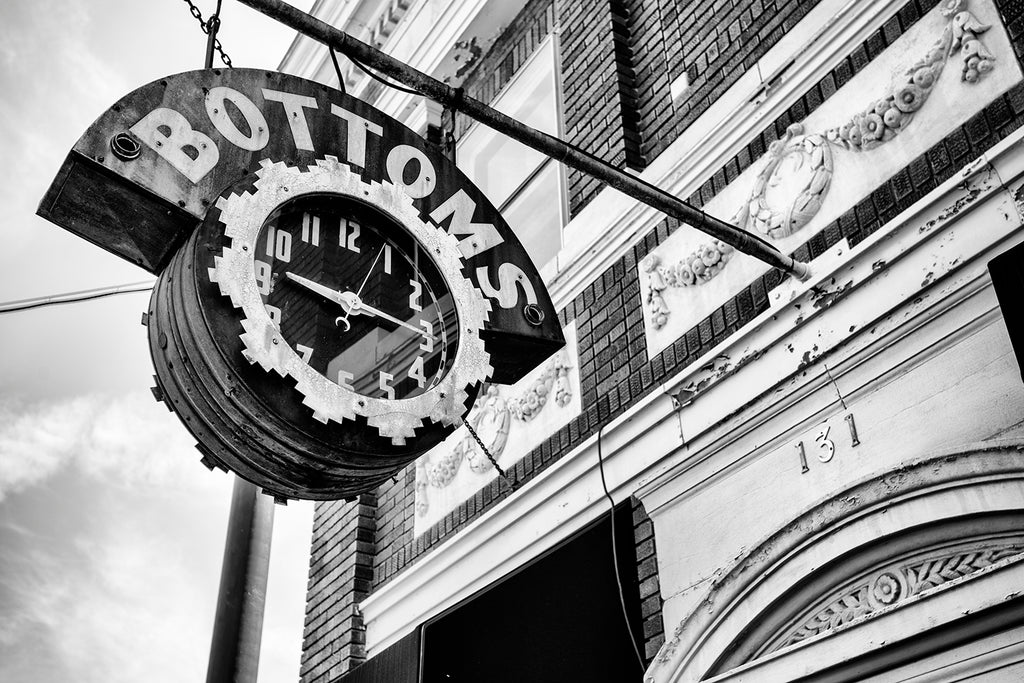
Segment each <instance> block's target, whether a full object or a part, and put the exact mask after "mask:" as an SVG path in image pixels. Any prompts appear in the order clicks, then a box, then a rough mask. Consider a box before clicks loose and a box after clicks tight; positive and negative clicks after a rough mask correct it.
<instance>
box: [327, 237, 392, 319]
mask: <svg viewBox="0 0 1024 683" xmlns="http://www.w3.org/2000/svg"><path fill="white" fill-rule="evenodd" d="M387 246H388V245H387V244H383V245H381V248H380V251H378V252H377V255H376V256H374V257H373V263H371V264H370V269H369V270H368V271H366V277H364V278H363V281H362V283H361V284H360V285H359V289H357V290H356V299H357V300H358V299H359V297H361V296H362V294H363V288H364V287H366V283H367V282H369V281H370V275H372V274H373V269H374V268H376V267H377V261H378V260H380V255H381V254H383V253H384V249H385V248H386V247H387ZM351 314H352V307H351V306H349V307H348V309H346V311H345V315H344V316H342V317H341V318H338V320H340V321H341V324H342V325H344V326H345V331H346V332H347V331H348V330H349V328H350V327H351V325H350V324H349V322H348V317H349V316H350V315H351Z"/></svg>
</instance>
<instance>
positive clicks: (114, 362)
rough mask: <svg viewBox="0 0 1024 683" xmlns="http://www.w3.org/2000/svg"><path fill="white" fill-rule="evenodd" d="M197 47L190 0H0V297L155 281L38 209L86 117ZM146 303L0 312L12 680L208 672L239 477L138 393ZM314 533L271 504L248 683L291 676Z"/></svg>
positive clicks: (264, 55)
mask: <svg viewBox="0 0 1024 683" xmlns="http://www.w3.org/2000/svg"><path fill="white" fill-rule="evenodd" d="M194 1H195V4H196V5H197V6H198V7H199V9H200V10H201V11H202V13H203V16H204V17H205V16H209V15H210V14H211V13H212V12H213V9H214V6H215V2H214V0H194ZM293 4H295V5H296V6H299V7H301V8H302V9H308V8H309V7H310V6H311V5H312V0H297V1H295V2H293ZM222 19H223V27H222V31H221V41H222V43H223V46H224V49H225V51H226V52H227V53H228V54H229V55H230V57H231V59H232V61H233V62H234V64H235V65H236V66H248V67H258V68H267V69H274V68H276V67H277V65H278V64H279V63H280V60H281V58H282V56H283V55H284V53H285V50H286V49H287V47H288V45H289V44H290V42H291V39H292V37H293V34H292V33H291V32H290V31H289V30H288V29H285V28H283V27H281V26H279V25H277V24H275V23H274V22H272V21H271V20H269V19H267V18H265V17H263V16H261V15H259V14H257V13H256V12H254V11H252V10H250V9H249V8H247V7H244V6H242V5H240V4H237V3H235V2H233V1H232V0H225V2H224V9H223V11H222ZM204 49H205V36H204V35H203V34H202V32H201V31H200V29H199V26H198V23H197V22H196V21H195V19H194V18H193V17H192V16H191V15H190V13H189V9H188V5H187V4H186V3H185V2H184V1H183V0H4V1H3V2H0V159H2V160H3V165H2V168H0V206H2V207H3V213H2V216H0V303H6V302H10V301H14V300H19V299H25V298H33V297H42V296H48V295H52V294H60V293H66V292H73V291H79V290H83V289H91V288H98V287H108V286H115V285H122V284H128V283H137V282H141V281H146V280H152V276H151V275H149V274H148V273H146V272H145V271H143V270H141V269H139V268H137V267H135V266H133V265H131V264H129V263H127V262H125V261H122V260H121V259H119V258H118V257H115V256H112V255H110V254H107V253H106V252H104V251H102V250H101V249H99V248H97V247H95V246H93V245H91V244H89V243H87V242H85V241H84V240H82V239H80V238H78V237H76V236H74V235H72V234H71V233H68V232H65V231H64V230H62V229H60V228H58V227H56V226H55V225H53V224H51V223H48V222H47V221H44V220H43V219H41V218H39V217H37V216H36V215H35V211H36V207H37V205H38V203H39V200H40V199H41V198H42V196H43V194H44V192H45V191H46V188H47V187H48V186H49V184H50V181H51V180H52V179H53V177H54V175H55V174H56V172H57V170H58V168H59V167H60V164H61V162H62V161H63V159H64V157H65V155H66V154H67V152H68V151H69V150H70V149H71V147H72V146H73V145H74V143H75V141H76V140H77V139H78V137H79V136H80V135H81V134H82V133H84V132H85V130H86V129H87V128H88V126H89V124H91V123H92V121H93V120H94V119H95V118H96V117H98V116H99V115H100V114H101V113H102V112H103V111H104V110H105V109H106V108H107V107H108V106H110V105H111V104H113V103H114V102H115V101H116V100H117V99H118V98H120V97H121V96H122V95H124V94H126V93H128V92H130V91H131V90H134V89H135V88H137V87H139V86H141V85H143V84H145V83H148V82H150V81H153V80H156V79H158V78H161V77H163V76H166V75H169V74H173V73H178V72H181V71H187V70H191V69H195V68H201V67H202V64H203V55H204ZM215 65H219V64H215ZM147 302H148V294H147V293H137V294H127V295H121V296H115V297H109V298H106V299H100V300H95V301H90V302H84V303H76V304H68V305H59V306H51V307H47V308H42V309H36V310H32V311H26V312H18V313H0V681H4V682H5V683H22V682H31V683H49V682H51V681H52V682H57V681H62V682H63V681H71V680H73V681H76V682H77V683H92V682H93V681H96V682H100V681H102V682H103V683H120V682H122V681H125V682H128V681H131V682H133V683H136V682H138V681H152V682H162V681H175V682H178V681H193V680H204V679H205V671H206V663H207V658H208V654H209V646H210V637H211V634H212V628H213V614H214V608H215V604H216V595H217V585H218V582H219V578H220V563H221V558H222V554H223V548H224V536H225V532H226V524H227V510H228V504H229V501H230V495H231V477H230V475H227V474H225V473H223V472H209V471H207V470H206V468H205V467H203V466H202V465H201V464H200V463H199V454H198V452H197V451H196V450H195V448H194V447H193V445H194V441H193V439H192V438H191V436H189V434H188V433H187V432H186V431H185V429H184V427H182V426H181V425H180V423H179V422H178V420H177V418H176V417H174V415H172V414H171V413H169V412H167V410H166V409H165V408H164V407H163V406H162V405H161V404H159V403H156V402H155V401H154V400H153V397H152V395H151V394H150V391H149V387H151V386H152V385H153V384H154V381H153V379H152V375H153V369H152V363H151V361H150V359H149V352H148V347H147V343H146V331H145V328H144V327H143V326H142V325H141V324H140V319H141V314H142V312H143V310H144V309H145V308H146V305H147ZM311 524H312V504H311V503H308V502H299V503H296V502H292V503H289V505H288V506H286V507H281V506H277V507H276V509H275V527H274V537H273V543H272V551H271V566H270V579H269V586H268V596H267V607H266V610H267V611H266V617H265V621H264V638H263V647H262V652H261V658H260V678H259V680H260V681H275V682H277V681H289V680H297V679H298V669H299V657H300V650H301V640H302V621H303V612H304V609H305V605H304V598H305V588H306V577H307V572H308V562H309V539H310V531H311Z"/></svg>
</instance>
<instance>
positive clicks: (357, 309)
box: [341, 292, 427, 336]
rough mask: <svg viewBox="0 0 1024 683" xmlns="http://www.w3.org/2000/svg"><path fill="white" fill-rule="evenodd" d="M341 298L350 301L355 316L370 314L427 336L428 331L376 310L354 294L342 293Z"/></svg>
mask: <svg viewBox="0 0 1024 683" xmlns="http://www.w3.org/2000/svg"><path fill="white" fill-rule="evenodd" d="M341 297H342V299H349V301H348V303H349V304H350V305H351V307H352V313H355V314H359V313H369V314H370V315H375V316H377V317H378V318H382V319H384V320H387V321H388V322H392V323H394V324H396V325H401V326H402V327H404V328H405V329H407V330H412V331H413V332H415V333H416V334H422V335H423V336H427V333H426V330H424V329H422V328H420V327H416V326H415V325H410V324H409V323H407V322H405V321H404V320H399V319H398V318H396V317H394V316H392V315H388V314H387V313H385V312H384V311H382V310H380V309H379V308H374V307H373V306H371V305H369V304H368V303H366V302H365V301H363V300H362V299H360V298H359V297H357V296H355V295H354V294H352V292H342V294H341Z"/></svg>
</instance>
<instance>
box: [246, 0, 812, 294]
mask: <svg viewBox="0 0 1024 683" xmlns="http://www.w3.org/2000/svg"><path fill="white" fill-rule="evenodd" d="M238 1H239V2H241V3H242V4H244V5H248V6H249V7H252V8H253V9H255V10H257V11H258V12H261V13H263V14H265V15H267V16H268V17H270V18H271V19H274V20H276V21H278V22H280V23H282V24H284V25H285V26H288V27H289V28H291V29H293V30H295V31H297V32H299V33H302V34H304V35H306V36H309V37H310V38H312V39H314V40H316V41H319V42H321V43H323V44H324V45H327V46H328V47H330V48H334V49H335V50H337V51H338V52H341V53H342V54H345V55H347V56H348V57H349V58H351V59H353V60H355V61H357V62H361V63H362V64H365V65H367V66H369V67H371V68H373V69H376V70H377V71H380V72H381V73H382V74H384V75H386V76H389V77H390V78H392V79H394V80H395V81H397V82H399V83H401V84H403V85H405V86H408V87H410V88H412V89H414V90H416V91H417V92H419V93H421V94H422V95H424V96H425V97H429V98H430V99H432V100H435V101H437V102H440V103H441V104H443V105H445V106H448V107H451V108H452V109H454V110H456V111H458V112H461V113H463V114H465V115H466V116H469V117H470V118H472V119H475V120H477V121H479V122H481V123H483V124H485V125H487V126H489V127H490V128H493V129H494V130H496V131H498V132H499V133H504V134H505V135H507V136H509V137H510V138H513V139H514V140H518V141H519V142H521V143H523V144H524V145H527V146H528V147H532V148H533V149H535V150H537V151H539V152H542V153H544V154H546V155H547V156H549V157H551V158H553V159H556V160H558V161H560V162H562V163H564V164H565V165H566V166H570V167H572V168H575V169H576V170H578V171H581V172H583V173H585V174H587V175H589V176H591V177H594V178H597V179H598V180H601V181H602V182H604V183H605V184H607V185H609V186H611V187H614V188H615V189H617V190H619V191H621V192H624V193H625V194H627V195H629V196H630V197H633V198H635V199H637V200H639V201H641V202H643V203H644V204H647V205H648V206H651V207H654V208H655V209H658V210H659V211H662V212H664V213H665V214H667V215H668V216H671V217H672V218H676V219H679V220H680V221H683V222H685V223H687V224H688V225H691V226H693V227H694V228H696V229H698V230H700V231H702V232H704V233H706V234H708V235H711V236H712V237H714V238H716V239H720V240H722V241H723V242H725V243H726V244H730V245H732V246H733V247H735V248H736V249H737V250H739V251H741V252H743V253H744V254H748V255H750V256H753V257H754V258H756V259H759V260H761V261H764V262H765V263H767V264H768V265H771V266H775V267H777V268H781V269H782V270H784V271H785V272H787V273H792V274H793V275H795V276H796V277H798V278H800V279H802V280H803V279H806V278H808V277H809V276H810V269H809V267H808V266H807V264H806V263H802V262H800V261H797V260H795V259H793V258H792V257H790V256H787V255H785V254H783V253H782V252H781V251H779V250H778V249H776V248H775V247H774V246H772V245H771V244H769V243H768V242H766V241H765V240H763V239H761V238H760V237H758V236H756V235H752V234H750V233H748V232H746V231H744V230H741V229H739V228H737V227H736V226H734V225H730V224H728V223H726V222H725V221H723V220H720V219H718V218H715V217H714V216H710V215H708V214H706V213H704V212H703V211H701V210H700V209H698V208H696V207H694V206H691V205H690V204H687V203H686V202H684V201H682V200H681V199H679V198H678V197H674V196H672V195H670V194H669V193H668V192H665V191H664V190H662V189H660V188H658V187H655V186H654V185H651V184H650V183H648V182H646V181H644V180H642V179H640V178H638V177H636V176H633V175H630V174H628V173H625V172H623V171H621V170H619V169H617V168H615V167H614V166H612V165H611V164H609V163H607V162H605V161H602V160H601V159H598V158H597V157H595V156H593V155H592V154H589V153H588V152H585V151H583V150H581V149H579V148H578V147H576V146H574V145H570V144H569V143H567V142H565V141H563V140H559V139H558V138H556V137H554V136H552V135H548V134H547V133H543V132H541V131H539V130H536V129H534V128H531V127H529V126H527V125H524V124H523V123H520V122H519V121H516V120H515V119H513V118H511V117H509V116H507V115H505V114H502V113H501V112H499V111H497V110H495V109H492V108H491V107H488V106H487V105H486V104H484V103H483V102H481V101H479V100H476V99H474V98H472V97H469V96H468V95H466V94H465V93H464V92H463V91H462V89H461V88H453V87H451V86H449V85H447V84H445V83H442V82H441V81H439V80H437V79H436V78H433V77H432V76H428V75H427V74H425V73H423V72H421V71H417V70H416V69H414V68H412V67H411V66H409V65H408V64H405V63H403V62H400V61H399V60H397V59H395V58H394V57H391V56H390V55H387V54H385V53H383V52H381V51H380V50H378V49H376V48H374V47H371V46H370V45H367V44H366V43H363V42H361V41H358V40H356V39H355V38H353V37H352V36H350V35H348V34H347V33H345V32H344V31H341V30H339V29H336V28H334V27H333V26H331V25H330V24H327V23H325V22H323V21H320V20H319V19H317V18H316V17H313V16H310V15H309V14H306V13H305V12H303V11H301V10H299V9H296V8H295V7H292V6H291V5H289V4H287V3H285V2H282V1H281V0H238Z"/></svg>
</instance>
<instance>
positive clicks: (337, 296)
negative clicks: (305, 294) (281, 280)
mask: <svg viewBox="0 0 1024 683" xmlns="http://www.w3.org/2000/svg"><path fill="white" fill-rule="evenodd" d="M284 276H285V277H286V278H288V279H289V280H291V281H292V282H295V283H296V284H298V285H301V286H303V287H305V288H306V289H308V290H310V291H311V292H316V293H317V294H319V295H320V296H322V297H324V298H325V299H327V300H328V301H333V302H334V303H336V304H338V305H339V306H341V307H342V308H343V309H345V310H346V311H347V310H348V308H349V304H348V302H346V301H345V299H344V298H342V296H341V292H339V291H338V290H336V289H331V288H330V287H325V286H324V285H322V284H320V283H319V282H313V281H312V280H309V279H307V278H304V277H302V276H301V275H296V274H295V273H291V272H287V271H286V272H285V274H284Z"/></svg>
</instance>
